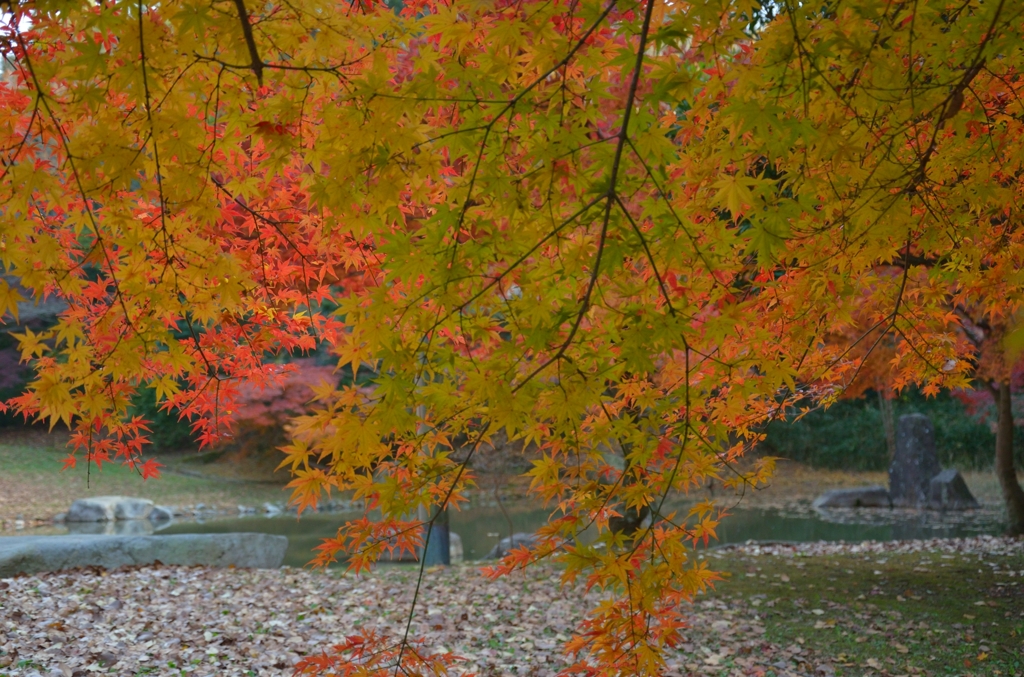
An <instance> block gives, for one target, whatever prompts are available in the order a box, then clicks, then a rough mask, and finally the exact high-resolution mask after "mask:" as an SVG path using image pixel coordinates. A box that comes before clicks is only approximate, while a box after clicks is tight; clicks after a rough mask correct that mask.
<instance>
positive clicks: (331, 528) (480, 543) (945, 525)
mask: <svg viewBox="0 0 1024 677" xmlns="http://www.w3.org/2000/svg"><path fill="white" fill-rule="evenodd" d="M549 515H550V511H548V510H537V509H524V508H521V507H520V508H518V509H514V510H511V511H510V517H511V520H512V525H511V528H512V529H513V530H514V531H525V532H532V531H534V530H536V529H537V528H538V527H540V526H541V525H543V524H544V523H545V522H546V521H547V519H548V517H549ZM356 516H358V515H353V514H342V513H336V514H307V515H304V516H303V517H302V518H301V519H297V518H296V517H294V516H275V517H241V518H233V519H218V520H212V521H209V522H203V523H199V522H184V523H176V524H171V525H170V526H168V527H166V528H163V529H160V531H159V533H161V534H185V533H227V532H232V531H256V532H261V533H267V534H280V535H282V536H287V537H288V552H287V553H286V555H285V561H284V563H285V564H286V565H288V566H295V567H299V566H303V565H305V564H306V563H307V562H309V560H310V559H312V557H313V554H312V551H313V548H315V547H316V546H317V545H319V544H320V540H321V539H323V538H326V537H329V536H334V535H335V533H336V531H337V529H338V527H339V526H340V525H342V524H344V522H345V521H346V520H348V519H351V518H353V517H356ZM450 522H451V529H452V531H454V532H456V533H458V534H459V535H460V536H461V537H462V544H463V550H464V552H465V557H466V559H467V560H475V559H480V558H482V557H483V556H484V555H485V554H486V553H487V552H488V551H489V550H490V549H491V548H493V547H494V545H495V544H497V542H498V540H499V539H500V538H504V537H506V536H508V535H509V529H510V526H509V523H508V520H506V518H505V516H504V515H503V514H502V512H501V510H499V509H498V508H497V507H490V506H471V507H469V508H465V509H463V510H462V511H459V512H455V511H453V512H452V514H451V516H450ZM1002 528H1003V525H1002V523H1001V516H1000V514H999V513H997V512H995V511H992V510H976V511H970V512H967V513H945V514H943V513H939V512H935V511H910V510H881V509H878V510H871V509H857V510H830V511H827V512H822V513H818V512H815V511H813V510H809V509H807V510H786V511H780V510H776V509H758V508H739V507H737V508H733V509H730V510H729V516H728V517H726V518H725V519H723V520H722V522H721V523H720V524H719V526H718V529H717V532H718V543H737V542H744V541H748V540H757V541H822V540H824V541H854V542H857V541H865V540H880V541H889V540H907V539H919V538H952V537H964V536H977V535H979V534H998V533H1000V532H1001V530H1002ZM709 545H713V543H712V544H709Z"/></svg>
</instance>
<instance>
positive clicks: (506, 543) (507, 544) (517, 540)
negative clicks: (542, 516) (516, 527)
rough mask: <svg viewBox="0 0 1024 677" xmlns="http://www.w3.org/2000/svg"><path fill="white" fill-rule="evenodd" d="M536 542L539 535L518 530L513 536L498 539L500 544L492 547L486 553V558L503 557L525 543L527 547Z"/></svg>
mask: <svg viewBox="0 0 1024 677" xmlns="http://www.w3.org/2000/svg"><path fill="white" fill-rule="evenodd" d="M536 542H537V537H536V536H534V535H533V534H527V533H523V532H517V533H515V534H512V537H511V538H509V537H508V536H506V537H505V538H503V539H501V540H500V541H498V544H497V545H496V546H494V547H493V548H491V551H490V552H488V553H487V554H486V555H484V559H501V558H502V557H504V556H505V555H507V554H508V553H509V552H511V551H512V550H514V549H516V548H518V547H520V546H524V545H525V546H526V547H527V548H529V547H530V546H532V545H533V544H534V543H536Z"/></svg>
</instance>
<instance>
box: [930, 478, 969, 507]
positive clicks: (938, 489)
mask: <svg viewBox="0 0 1024 677" xmlns="http://www.w3.org/2000/svg"><path fill="white" fill-rule="evenodd" d="M928 507H929V508H931V509H933V510H970V509H972V508H977V507H978V502H977V501H976V500H975V499H974V496H973V495H972V494H971V490H970V489H968V488H967V482H964V478H963V477H962V476H961V475H960V473H959V472H958V471H956V470H954V469H953V468H948V469H946V470H943V471H942V472H940V473H939V474H938V475H936V476H935V477H933V478H932V479H931V481H930V482H929V483H928Z"/></svg>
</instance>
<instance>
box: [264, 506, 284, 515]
mask: <svg viewBox="0 0 1024 677" xmlns="http://www.w3.org/2000/svg"><path fill="white" fill-rule="evenodd" d="M263 512H264V513H266V514H267V515H279V514H281V506H279V505H276V504H274V503H264V504H263Z"/></svg>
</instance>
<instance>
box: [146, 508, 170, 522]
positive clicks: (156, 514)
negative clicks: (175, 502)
mask: <svg viewBox="0 0 1024 677" xmlns="http://www.w3.org/2000/svg"><path fill="white" fill-rule="evenodd" d="M172 519H174V508H170V507H168V506H166V505H154V506H153V511H152V512H150V513H149V521H150V522H168V521H170V520H172Z"/></svg>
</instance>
